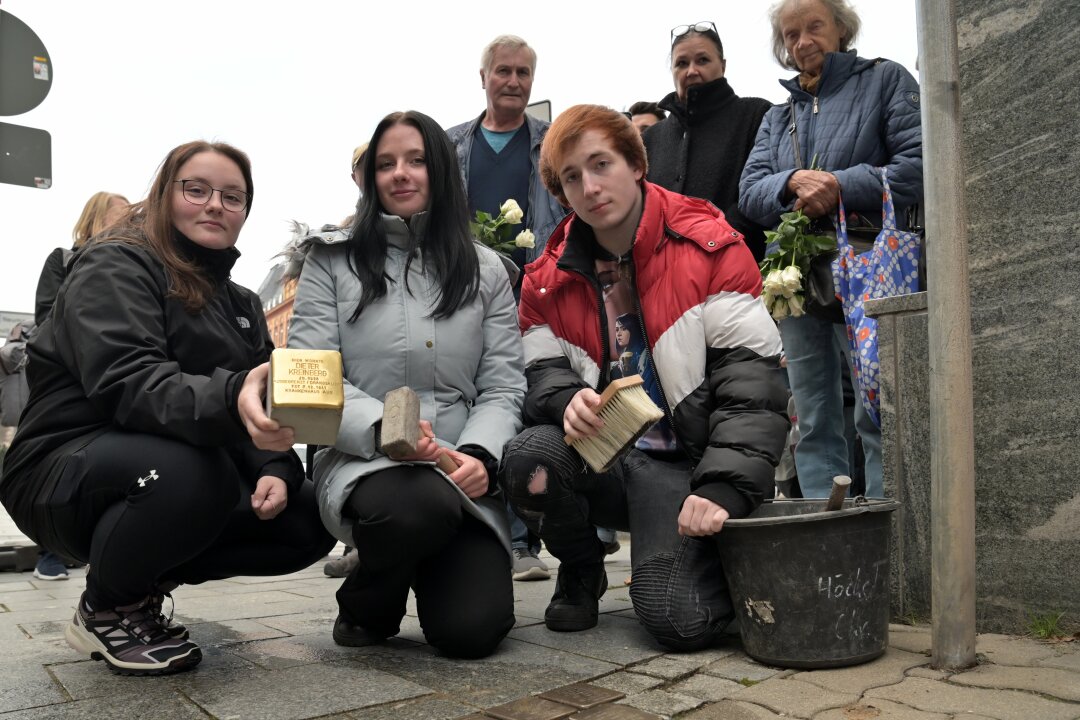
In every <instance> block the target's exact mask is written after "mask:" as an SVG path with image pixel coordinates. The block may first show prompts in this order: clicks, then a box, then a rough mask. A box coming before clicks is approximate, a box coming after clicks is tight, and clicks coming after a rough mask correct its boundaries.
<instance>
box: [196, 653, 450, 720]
mask: <svg viewBox="0 0 1080 720" xmlns="http://www.w3.org/2000/svg"><path fill="white" fill-rule="evenodd" d="M430 692H431V691H430V690H429V689H428V688H425V687H422V686H420V685H417V684H416V683H413V682H409V681H408V680H403V679H402V678H398V677H394V676H393V675H387V674H386V673H382V672H378V671H374V670H369V669H365V668H361V667H357V666H355V665H352V664H345V665H342V664H336V663H321V664H318V665H306V666H301V667H291V668H286V669H284V670H280V671H277V672H269V673H264V674H261V675H259V676H256V677H253V678H250V679H248V680H244V681H235V682H229V683H219V684H214V685H207V686H204V687H196V688H192V689H190V690H188V696H189V697H190V698H191V700H192V701H193V702H195V703H196V704H197V705H199V707H201V708H202V709H203V710H205V711H206V712H207V713H209V714H210V715H212V716H214V717H243V718H245V719H247V718H252V719H253V720H255V719H259V720H278V719H279V718H280V719H281V720H286V719H289V720H292V719H294V718H295V719H299V718H310V717H318V716H321V715H329V714H331V713H341V712H346V711H349V710H356V709H358V708H362V707H366V706H369V705H380V704H383V703H388V702H393V701H396V700H405V699H407V698H411V697H418V696H421V695H426V694H429V693H430Z"/></svg>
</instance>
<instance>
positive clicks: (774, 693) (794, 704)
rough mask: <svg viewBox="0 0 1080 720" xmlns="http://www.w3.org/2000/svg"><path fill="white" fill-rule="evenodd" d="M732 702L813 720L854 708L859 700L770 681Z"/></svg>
mask: <svg viewBox="0 0 1080 720" xmlns="http://www.w3.org/2000/svg"><path fill="white" fill-rule="evenodd" d="M733 699H735V700H741V701H743V702H752V703H755V704H758V705H763V706H764V707H767V708H769V709H770V710H774V711H775V712H778V713H781V714H783V715H787V716H788V717H797V718H812V717H814V715H816V714H817V713H819V712H822V711H823V710H828V709H830V708H836V707H843V706H845V705H851V704H852V703H854V702H855V701H856V700H858V699H859V696H858V695H857V694H854V693H844V692H836V691H834V690H826V689H825V688H821V687H818V686H817V685H813V684H811V683H808V682H804V681H802V680H795V679H793V678H770V679H768V680H763V681H762V682H759V683H758V684H756V685H752V686H750V687H748V688H744V689H743V690H741V691H739V692H738V693H737V694H736V695H735V696H734V698H733Z"/></svg>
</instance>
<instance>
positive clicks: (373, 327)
mask: <svg viewBox="0 0 1080 720" xmlns="http://www.w3.org/2000/svg"><path fill="white" fill-rule="evenodd" d="M363 178H364V187H365V188H366V189H367V192H365V193H364V195H363V196H362V197H361V199H360V204H359V205H358V206H357V216H356V220H355V221H354V223H353V225H352V229H351V232H350V233H349V235H348V237H340V238H337V239H333V240H328V241H327V242H325V243H322V244H313V245H312V246H311V250H310V252H309V254H308V256H307V259H306V261H305V263H304V269H303V272H302V273H301V275H300V284H299V286H298V287H297V290H296V302H295V305H294V311H293V317H292V325H291V327H290V330H289V346H290V347H297V348H317V349H329V350H340V351H341V356H342V364H343V370H344V376H345V408H344V412H343V415H342V420H341V427H340V429H339V430H338V436H337V441H336V442H335V443H334V446H333V447H330V448H327V449H324V450H322V451H320V452H319V453H318V454H317V455H316V457H315V473H314V476H315V483H316V487H317V494H318V497H319V507H320V509H321V511H322V515H323V520H324V522H325V523H326V524H327V527H329V528H330V530H331V532H333V533H334V534H335V535H336V536H337V537H338V539H340V540H341V541H343V542H345V543H347V544H350V545H352V546H353V547H355V548H356V554H357V558H358V564H357V566H356V567H355V568H353V569H352V571H351V572H350V573H349V575H348V577H347V578H346V579H345V581H344V583H343V584H342V586H341V589H340V590H338V593H337V599H338V607H339V612H338V618H337V621H336V622H335V623H334V632H333V635H334V641H335V642H337V643H338V644H339V645H347V646H361V645H370V644H373V643H378V642H381V641H382V640H384V639H386V638H388V637H391V636H393V635H396V634H397V633H398V631H399V629H400V623H401V620H402V618H403V617H404V615H405V603H406V600H407V599H408V595H409V589H410V587H411V588H412V589H413V590H414V592H415V594H416V609H417V615H418V616H419V619H420V625H421V627H422V628H423V632H424V636H425V638H427V641H428V642H429V643H430V644H431V645H432V646H433V647H435V648H436V649H438V650H439V651H440V652H441V653H443V654H444V655H449V656H456V657H483V656H485V655H488V654H490V653H491V652H492V651H494V649H495V647H496V646H497V645H498V644H499V642H501V641H502V639H503V637H504V636H505V635H506V633H507V632H509V630H510V628H511V627H513V624H514V608H513V606H514V594H513V587H512V585H513V583H512V581H511V574H510V567H511V565H510V557H511V555H510V552H511V549H510V542H509V540H510V538H509V527H508V524H507V518H506V510H505V504H504V501H503V499H502V496H501V494H499V486H498V482H497V479H496V477H495V472H496V469H497V467H498V465H499V460H500V459H501V457H502V451H503V445H504V444H505V443H506V442H507V441H508V440H510V438H512V437H513V436H514V435H515V434H516V433H517V432H518V431H520V429H521V406H522V402H523V400H524V396H525V376H524V370H523V365H524V361H523V357H522V355H523V350H522V342H521V335H520V333H519V331H518V326H517V310H516V308H515V305H514V297H513V294H512V292H511V289H510V282H509V278H508V277H507V273H506V270H505V269H504V266H503V264H502V262H501V260H500V259H499V256H498V255H496V254H495V253H494V252H493V251H491V250H489V249H488V248H486V247H484V246H482V245H480V244H479V243H477V242H475V241H474V240H473V238H472V235H471V233H470V231H469V218H468V202H467V200H466V198H465V192H464V188H463V187H462V184H461V174H460V171H459V169H458V162H457V156H456V153H455V151H454V148H453V146H452V145H451V144H450V141H449V140H448V138H447V136H446V133H445V132H443V130H442V128H440V127H439V125H438V124H437V123H436V122H435V121H434V120H432V119H431V118H430V117H428V116H427V115H423V114H421V113H418V112H415V111H409V112H404V113H401V112H397V113H392V114H390V115H387V116H386V117H385V118H384V119H383V120H382V121H381V122H380V123H379V125H378V127H377V128H376V130H375V133H374V135H373V136H372V138H371V143H370V145H369V146H368V151H367V153H366V155H365V156H364V160H363ZM402 386H409V387H410V388H411V389H412V390H413V391H415V392H416V394H417V396H418V397H419V402H420V418H421V419H420V421H419V428H417V430H418V432H419V433H420V436H421V440H420V442H419V444H418V446H417V448H416V451H415V452H414V453H413V454H411V455H408V456H406V457H398V458H397V459H392V458H390V457H388V456H387V455H385V454H384V453H383V452H382V451H381V450H380V444H381V443H380V423H381V420H382V417H383V412H384V406H383V399H384V397H385V396H386V393H387V392H389V391H391V390H395V389H397V388H399V387H402ZM442 455H445V456H448V457H449V458H450V460H452V464H453V465H455V466H457V469H455V470H453V471H452V472H449V473H447V472H443V471H442V470H439V469H436V468H435V467H434V466H433V465H432V461H435V460H437V459H438V458H439V457H440V456H442ZM447 469H448V470H449V469H450V468H447Z"/></svg>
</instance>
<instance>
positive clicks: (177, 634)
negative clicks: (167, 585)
mask: <svg viewBox="0 0 1080 720" xmlns="http://www.w3.org/2000/svg"><path fill="white" fill-rule="evenodd" d="M165 598H169V616H168V617H165V612H164V610H165ZM175 608H176V606H175V605H174V604H173V597H172V593H171V592H169V591H167V590H163V589H161V588H155V589H154V592H152V593H150V611H151V612H154V613H157V617H158V621H159V622H160V623H161V627H162V629H163V630H165V633H166V634H167V635H168V636H169V637H171V638H175V639H176V640H187V639H188V637H190V634H189V633H188V629H187V628H186V627H184V626H183V624H181V623H180V622H178V621H174V620H173V611H174V610H175Z"/></svg>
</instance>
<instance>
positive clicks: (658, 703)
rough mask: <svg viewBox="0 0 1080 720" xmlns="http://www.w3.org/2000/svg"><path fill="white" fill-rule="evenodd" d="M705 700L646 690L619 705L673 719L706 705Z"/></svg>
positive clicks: (672, 692) (621, 701)
mask: <svg viewBox="0 0 1080 720" xmlns="http://www.w3.org/2000/svg"><path fill="white" fill-rule="evenodd" d="M704 702H705V701H704V700H703V699H701V698H699V697H694V696H693V695H684V694H683V693H679V692H674V691H671V690H646V691H645V692H643V693H638V694H637V695H631V696H629V697H627V698H625V699H623V700H620V701H619V702H618V703H617V704H619V705H629V706H631V707H636V708H637V709H639V710H644V711H645V712H651V713H655V714H657V715H662V716H664V717H672V716H673V715H678V714H679V713H684V712H686V711H688V710H693V709H694V708H696V707H699V706H701V705H702V704H704Z"/></svg>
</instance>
